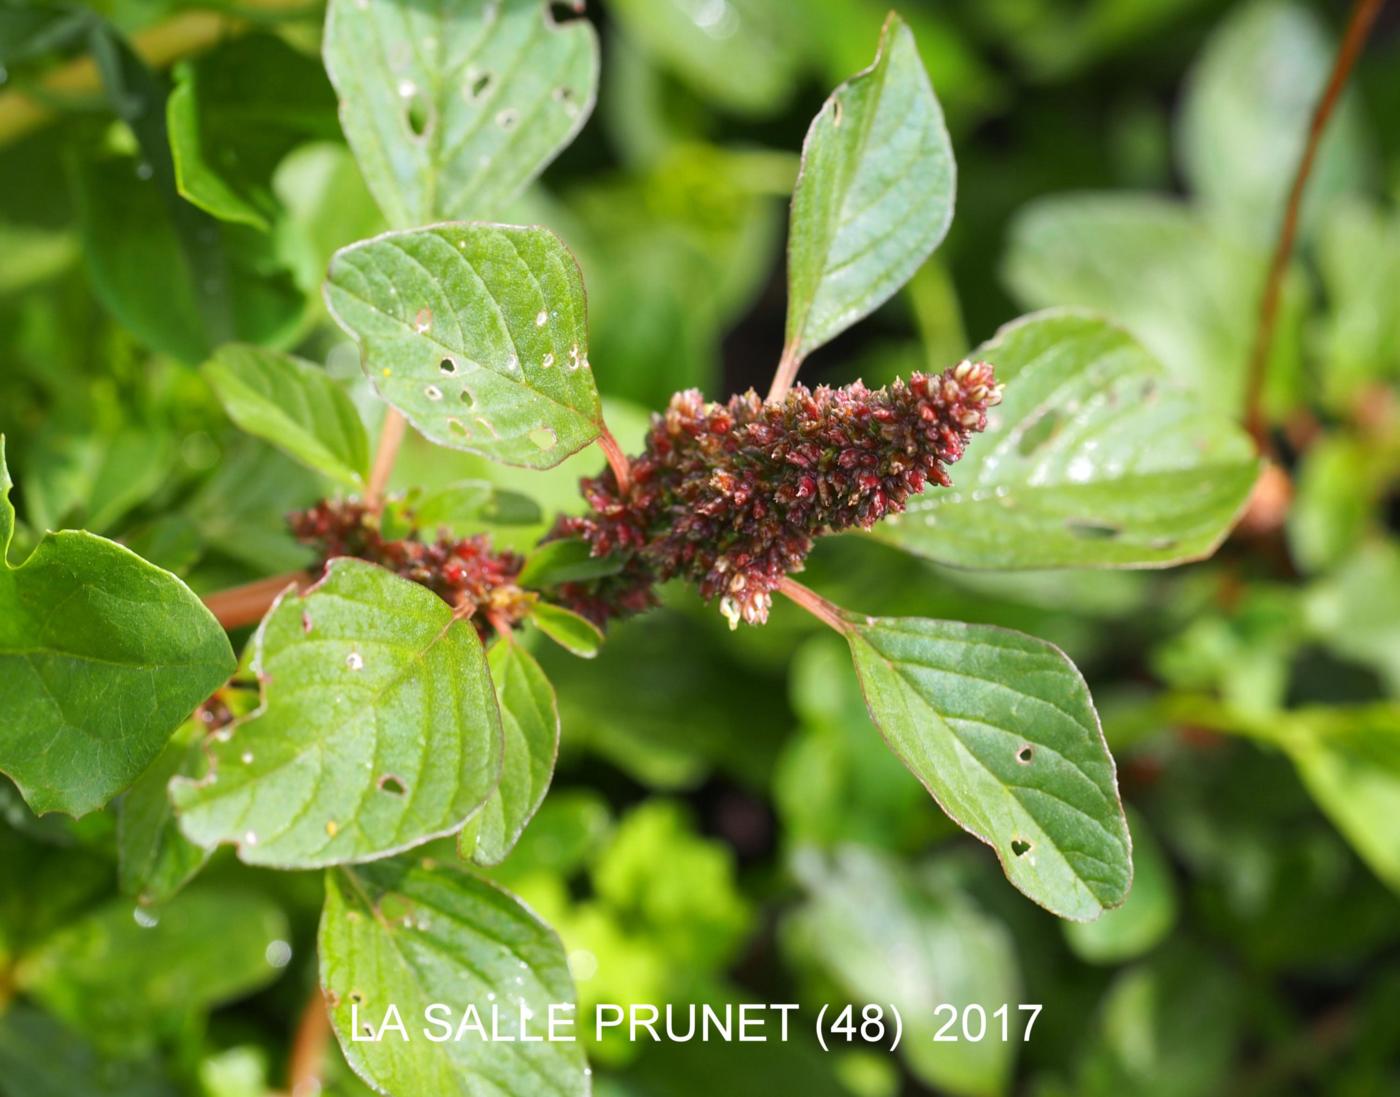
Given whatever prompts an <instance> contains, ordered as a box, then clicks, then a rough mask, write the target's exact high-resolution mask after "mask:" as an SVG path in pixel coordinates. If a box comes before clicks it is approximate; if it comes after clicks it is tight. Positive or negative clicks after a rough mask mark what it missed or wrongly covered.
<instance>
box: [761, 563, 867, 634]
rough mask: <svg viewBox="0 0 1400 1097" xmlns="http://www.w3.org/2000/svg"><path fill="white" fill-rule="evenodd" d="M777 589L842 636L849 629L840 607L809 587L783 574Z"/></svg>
mask: <svg viewBox="0 0 1400 1097" xmlns="http://www.w3.org/2000/svg"><path fill="white" fill-rule="evenodd" d="M778 590H779V591H781V592H782V593H783V594H785V595H787V596H788V598H790V599H791V600H792V601H794V602H796V603H797V604H798V605H799V606H801V607H802V608H803V609H805V610H806V611H807V612H808V613H810V614H811V615H812V616H813V617H815V618H816V619H817V620H818V621H820V622H821V623H822V624H824V625H827V626H828V627H830V628H833V629H835V630H836V631H837V632H839V633H841V635H842V636H845V635H846V634H847V633H849V632H850V631H851V626H850V624H849V623H848V622H847V621H846V618H845V617H844V616H843V615H842V613H841V607H840V606H836V605H833V604H832V603H831V602H828V601H827V600H826V599H825V598H823V597H822V596H821V595H820V594H818V593H817V592H816V591H814V590H812V589H811V588H810V587H804V586H803V585H802V584H801V583H799V582H798V581H797V580H795V579H792V578H789V577H787V576H784V577H783V581H782V582H781V583H779V584H778Z"/></svg>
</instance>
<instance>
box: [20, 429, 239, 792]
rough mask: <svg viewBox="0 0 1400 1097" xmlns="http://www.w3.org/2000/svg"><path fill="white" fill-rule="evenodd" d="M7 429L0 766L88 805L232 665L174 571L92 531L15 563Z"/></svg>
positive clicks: (137, 765)
mask: <svg viewBox="0 0 1400 1097" xmlns="http://www.w3.org/2000/svg"><path fill="white" fill-rule="evenodd" d="M9 490H10V476H9V472H8V470H7V468H6V466H5V454H4V439H3V438H0V770H3V771H4V772H5V773H7V774H9V775H10V777H11V778H13V779H14V782H15V784H16V785H18V786H19V788H20V791H21V792H22V793H23V794H24V798H25V800H26V801H27V802H28V804H29V806H30V807H32V808H33V809H34V810H35V811H38V812H44V811H65V812H68V813H69V814H70V815H83V814H86V813H87V812H89V811H93V810H94V809H96V808H99V807H101V806H102V805H103V804H105V803H106V802H107V801H108V800H110V799H111V798H112V797H113V796H114V795H116V793H118V792H120V791H121V790H122V789H123V788H125V787H126V786H127V785H129V784H130V783H131V782H132V781H134V780H135V779H136V777H137V776H139V775H140V773H141V771H142V770H144V769H145V768H146V766H148V765H149V764H150V763H151V761H152V760H154V758H155V757H156V755H158V754H159V753H160V751H161V748H162V747H163V746H164V745H165V743H166V741H167V740H168V739H169V738H170V733H171V732H172V731H174V730H175V728H176V727H178V726H179V725H180V722H181V721H183V720H184V719H185V717H186V716H188V715H189V714H190V712H191V711H192V710H193V709H194V707H195V706H196V705H197V704H199V702H200V701H202V700H204V698H206V697H207V696H209V694H211V693H212V692H213V691H214V690H215V689H216V688H217V687H218V686H219V685H220V684H221V683H222V682H223V681H224V679H226V678H227V677H228V676H229V674H230V673H231V672H232V671H233V667H234V659H233V651H232V650H231V649H230V648H229V643H228V638H227V637H226V636H225V635H224V632H223V630H222V629H221V628H219V625H218V622H217V621H215V620H214V617H213V615H212V614H211V613H210V612H209V611H208V610H207V609H205V607H204V605H203V604H202V603H201V602H200V601H199V599H198V598H196V597H195V596H194V594H193V593H192V592H191V591H190V589H189V588H188V587H186V586H185V584H184V583H182V582H181V581H180V580H179V579H177V578H176V577H175V576H173V575H171V574H170V573H169V572H167V571H162V570H161V569H160V568H158V567H155V566H154V565H153V564H148V563H147V562H146V561H145V560H142V559H141V558H140V557H139V556H137V555H136V554H135V553H133V552H130V551H128V550H127V549H124V548H122V547H121V546H120V545H117V544H114V543H113V542H111V541H108V540H106V539H104V538H101V537H96V536H94V535H93V534H90V533H82V532H72V531H63V532H59V533H49V534H47V535H45V537H44V538H43V540H41V541H40V542H39V544H38V547H37V548H35V549H34V551H33V553H32V554H31V555H30V556H29V558H28V559H26V560H25V561H24V562H23V563H21V564H20V565H19V566H18V567H14V566H11V565H10V564H9V563H8V562H7V560H6V555H7V553H8V550H9V546H10V539H11V536H12V534H13V532H14V522H15V512H14V507H13V506H12V505H11V503H10V501H9Z"/></svg>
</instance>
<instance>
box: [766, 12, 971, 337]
mask: <svg viewBox="0 0 1400 1097" xmlns="http://www.w3.org/2000/svg"><path fill="white" fill-rule="evenodd" d="M955 187H956V169H955V167H954V163H953V147H952V143H951V142H950V140H949V138H948V130H947V127H946V126H945V125H944V124H943V111H942V109H941V108H940V107H939V105H938V100H937V98H936V97H935V96H934V94H933V87H932V86H931V85H930V84H929V79H928V73H926V72H925V71H924V66H923V62H922V61H921V60H920V59H919V51H918V47H917V46H916V45H915V44H914V36H913V34H911V33H910V31H909V28H908V27H907V26H905V25H904V23H903V21H902V20H901V19H900V18H899V17H898V16H897V15H894V14H891V15H890V17H889V19H887V20H886V22H885V27H884V30H883V32H882V33H881V36H880V50H879V53H878V54H877V55H876V57H875V63H874V64H873V65H871V66H870V68H868V69H866V70H865V71H864V72H862V73H860V74H859V75H857V76H854V77H852V78H851V79H850V80H848V81H847V82H846V83H844V84H842V85H841V87H839V88H837V89H836V91H835V92H834V93H833V94H832V96H831V98H830V99H828V100H827V101H826V104H825V105H824V106H823V107H822V109H821V112H820V113H819V114H818V115H817V117H816V118H815V119H814V120H813V122H812V127H811V129H809V130H808V131H807V139H806V142H805V143H804V144H803V147H802V168H801V171H800V173H799V175H798V177H797V187H796V189H795V190H794V191H793V195H792V224H791V230H790V235H789V243H788V314H787V337H786V342H787V347H786V350H785V356H787V357H790V358H795V359H798V360H800V359H802V358H804V357H805V356H806V355H807V354H808V353H810V352H811V351H812V350H814V349H815V348H817V347H819V346H821V345H822V344H823V343H825V342H827V341H828V340H830V339H831V338H833V337H834V336H836V335H838V334H840V333H841V332H843V331H845V330H846V329H847V328H848V327H850V326H851V325H852V324H854V323H855V322H856V321H857V320H859V319H861V317H863V316H868V315H869V314H870V313H871V312H873V311H874V310H875V309H876V308H878V307H879V306H880V305H882V304H884V302H885V301H887V300H889V298H890V297H891V296H892V295H893V294H894V293H895V291H896V290H898V289H899V287H900V286H902V285H904V283H905V282H907V281H908V280H909V279H910V278H911V277H912V276H913V274H914V272H915V271H916V270H918V268H919V265H920V264H921V263H923V261H924V260H925V259H927V258H928V256H929V254H930V253H931V252H932V251H933V249H934V248H935V247H937V246H938V244H939V242H940V241H941V240H942V239H943V237H944V235H945V234H946V233H947V232H948V226H949V225H950V224H951V223H952V220H953V195H954V190H955Z"/></svg>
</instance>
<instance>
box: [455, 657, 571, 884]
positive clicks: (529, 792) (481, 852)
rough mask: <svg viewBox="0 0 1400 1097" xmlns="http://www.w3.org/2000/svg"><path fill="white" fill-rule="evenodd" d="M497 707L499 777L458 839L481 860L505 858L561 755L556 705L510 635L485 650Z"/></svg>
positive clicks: (545, 682) (541, 677) (489, 862)
mask: <svg viewBox="0 0 1400 1097" xmlns="http://www.w3.org/2000/svg"><path fill="white" fill-rule="evenodd" d="M486 659H487V662H488V663H489V664H490V666H491V681H492V682H493V683H494V684H495V687H496V700H497V701H498V702H499V703H500V706H501V724H502V726H503V727H504V728H505V751H504V754H503V756H502V762H501V780H500V783H499V784H498V785H497V786H496V789H495V791H494V792H492V793H491V796H490V798H489V799H488V800H487V801H486V806H485V807H484V808H482V809H481V811H480V812H479V813H478V814H477V815H476V816H475V818H473V819H472V821H471V823H469V824H468V825H467V826H466V827H465V828H463V830H462V833H461V835H460V837H459V838H458V843H457V845H458V848H459V849H460V850H461V852H462V856H463V857H466V858H469V859H471V860H474V861H476V862H477V863H478V864H482V865H495V864H499V863H500V862H501V861H503V860H505V857H506V854H508V853H509V852H510V851H511V849H512V848H513V847H514V846H515V843H516V840H517V839H518V838H519V837H520V834H521V832H522V831H523V830H524V829H525V824H526V823H528V822H529V821H530V819H531V818H532V817H533V816H534V814H535V812H536V811H537V810H538V809H539V806H540V804H541V802H542V801H543V800H544V796H545V793H546V792H548V791H549V782H550V779H551V778H552V777H553V776H554V761H555V758H556V757H557V756H558V754H559V704H558V702H557V701H556V700H555V697H554V687H553V686H552V685H550V684H549V679H548V678H546V677H545V676H544V671H543V670H541V669H540V665H539V663H537V662H535V657H534V656H533V655H531V654H530V653H529V652H528V651H526V650H525V649H524V648H523V647H521V646H520V644H519V643H518V642H516V641H515V639H514V638H513V637H512V638H510V639H506V640H497V641H496V642H495V643H494V644H492V645H491V650H490V651H489V652H487V655H486Z"/></svg>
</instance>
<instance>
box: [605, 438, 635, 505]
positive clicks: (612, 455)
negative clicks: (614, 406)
mask: <svg viewBox="0 0 1400 1097" xmlns="http://www.w3.org/2000/svg"><path fill="white" fill-rule="evenodd" d="M598 448H599V449H600V450H602V451H603V456H605V457H606V458H607V459H608V467H609V468H611V469H612V471H613V477H614V478H615V479H616V480H617V491H618V494H619V495H626V494H627V493H628V492H629V491H631V490H632V464H631V462H629V461H628V460H627V455H626V454H624V453H623V452H622V447H621V446H619V445H618V444H617V439H616V438H614V437H613V433H612V431H610V430H608V428H607V427H606V426H604V427H603V432H602V433H601V434H600V435H598Z"/></svg>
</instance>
